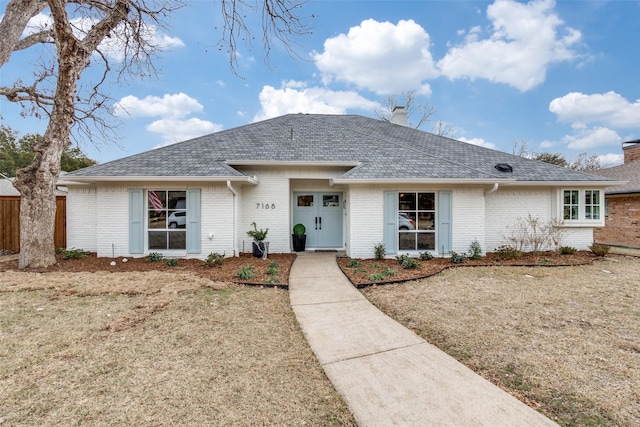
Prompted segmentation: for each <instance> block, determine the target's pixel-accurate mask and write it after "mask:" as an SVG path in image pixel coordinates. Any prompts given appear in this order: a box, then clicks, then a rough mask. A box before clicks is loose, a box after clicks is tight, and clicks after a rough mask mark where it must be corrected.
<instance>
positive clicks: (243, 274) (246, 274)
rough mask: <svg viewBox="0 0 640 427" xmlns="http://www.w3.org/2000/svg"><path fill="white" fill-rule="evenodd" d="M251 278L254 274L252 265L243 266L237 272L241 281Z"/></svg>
mask: <svg viewBox="0 0 640 427" xmlns="http://www.w3.org/2000/svg"><path fill="white" fill-rule="evenodd" d="M253 276H255V273H254V272H253V265H249V264H247V265H243V266H242V267H241V268H240V271H238V277H239V278H240V279H242V280H247V279H251V278H252V277H253Z"/></svg>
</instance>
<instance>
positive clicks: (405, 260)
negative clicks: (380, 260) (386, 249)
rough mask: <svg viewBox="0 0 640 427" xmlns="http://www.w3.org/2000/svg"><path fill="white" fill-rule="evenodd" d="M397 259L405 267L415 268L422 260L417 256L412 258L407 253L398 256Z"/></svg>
mask: <svg viewBox="0 0 640 427" xmlns="http://www.w3.org/2000/svg"><path fill="white" fill-rule="evenodd" d="M396 260H397V261H398V264H400V265H401V266H402V268H404V269H413V268H417V267H418V266H419V265H420V261H418V260H417V259H415V258H411V257H410V256H409V255H407V254H404V255H398V256H396Z"/></svg>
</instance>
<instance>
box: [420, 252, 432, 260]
mask: <svg viewBox="0 0 640 427" xmlns="http://www.w3.org/2000/svg"><path fill="white" fill-rule="evenodd" d="M420 259H421V260H424V261H429V260H432V259H433V255H432V254H431V252H429V251H425V252H421V253H420Z"/></svg>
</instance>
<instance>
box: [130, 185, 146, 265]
mask: <svg viewBox="0 0 640 427" xmlns="http://www.w3.org/2000/svg"><path fill="white" fill-rule="evenodd" d="M129 253H130V254H143V253H144V190H142V189H138V188H134V189H131V190H129Z"/></svg>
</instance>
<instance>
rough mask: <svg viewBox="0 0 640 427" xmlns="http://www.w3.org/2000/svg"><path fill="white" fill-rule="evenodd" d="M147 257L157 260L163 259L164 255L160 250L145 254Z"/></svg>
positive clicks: (153, 260) (152, 260)
mask: <svg viewBox="0 0 640 427" xmlns="http://www.w3.org/2000/svg"><path fill="white" fill-rule="evenodd" d="M147 259H148V260H149V261H151V262H158V261H162V260H163V259H164V255H162V254H161V253H160V252H151V253H150V254H149V255H147Z"/></svg>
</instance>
